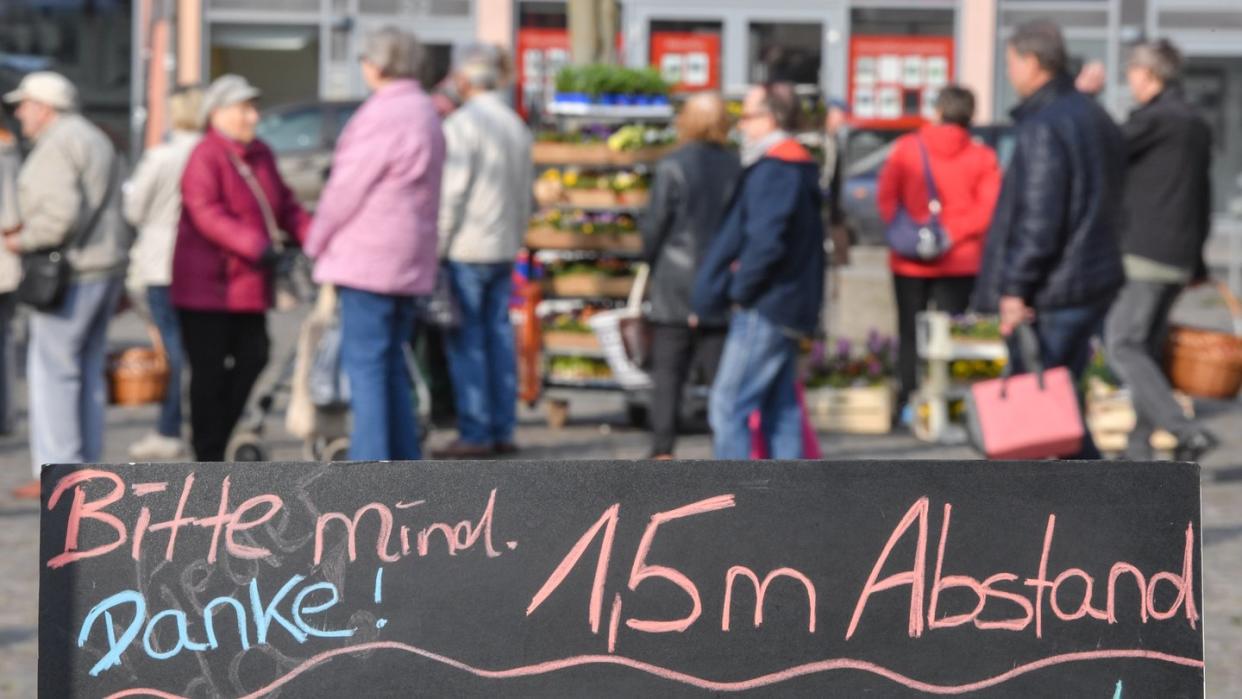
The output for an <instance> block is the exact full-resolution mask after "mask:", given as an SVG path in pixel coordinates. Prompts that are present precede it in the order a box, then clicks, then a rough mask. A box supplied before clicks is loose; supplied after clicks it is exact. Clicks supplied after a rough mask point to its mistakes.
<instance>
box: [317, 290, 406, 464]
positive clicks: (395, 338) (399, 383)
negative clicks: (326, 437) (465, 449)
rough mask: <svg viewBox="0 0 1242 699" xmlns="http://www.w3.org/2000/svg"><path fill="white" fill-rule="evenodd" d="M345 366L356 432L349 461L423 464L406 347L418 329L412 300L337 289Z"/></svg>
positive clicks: (352, 437)
mask: <svg viewBox="0 0 1242 699" xmlns="http://www.w3.org/2000/svg"><path fill="white" fill-rule="evenodd" d="M337 293H338V296H339V298H340V301H341V364H342V365H343V366H344V368H345V375H346V376H348V377H349V407H350V410H351V411H352V412H353V432H352V433H351V435H350V441H349V458H350V459H353V460H355V461H409V460H415V459H421V458H422V448H421V446H420V443H419V434H418V430H419V426H418V420H417V419H416V418H415V415H414V401H415V400H416V398H415V396H414V391H413V384H412V383H411V377H410V373H409V367H407V366H406V363H405V362H406V359H405V344H406V343H407V342H408V341H409V340H410V335H411V334H412V332H413V328H414V299H413V298H411V297H408V296H385V295H383V294H374V293H371V292H369V291H359V290H357V289H348V288H345V287H339V288H338V289H337Z"/></svg>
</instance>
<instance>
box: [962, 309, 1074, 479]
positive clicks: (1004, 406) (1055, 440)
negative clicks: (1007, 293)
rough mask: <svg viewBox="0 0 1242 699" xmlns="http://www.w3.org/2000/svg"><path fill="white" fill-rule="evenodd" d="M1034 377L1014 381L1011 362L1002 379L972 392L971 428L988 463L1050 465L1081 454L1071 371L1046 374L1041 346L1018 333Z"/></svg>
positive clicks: (1024, 328) (1025, 331) (1022, 329)
mask: <svg viewBox="0 0 1242 699" xmlns="http://www.w3.org/2000/svg"><path fill="white" fill-rule="evenodd" d="M1014 332H1015V333H1016V334H1017V338H1016V339H1017V342H1018V345H1019V346H1020V351H1021V352H1022V355H1023V361H1024V362H1025V364H1026V367H1027V368H1029V369H1031V370H1032V372H1031V373H1027V374H1021V375H1018V376H1014V375H1013V366H1014V362H1013V360H1012V357H1011V358H1010V362H1009V364H1008V365H1006V366H1005V372H1004V374H1003V375H1002V376H1001V377H1000V378H999V379H992V380H990V381H980V382H979V383H976V384H974V385H973V386H971V387H970V395H969V396H968V397H967V399H966V401H967V404H966V407H967V415H968V428H969V430H970V435H971V438H972V440H973V441H974V443H975V446H976V448H978V449H979V451H981V452H983V454H984V455H985V456H987V458H989V459H998V460H1004V459H1047V458H1065V457H1069V456H1073V455H1075V454H1077V453H1078V452H1079V451H1081V450H1082V444H1083V438H1084V436H1085V427H1084V426H1083V421H1082V411H1081V409H1080V408H1079V404H1078V392H1077V390H1075V387H1074V379H1073V377H1072V376H1071V375H1070V372H1069V369H1067V368H1065V367H1056V368H1053V369H1048V370H1045V369H1044V367H1043V363H1042V361H1041V360H1040V357H1039V340H1038V338H1036V336H1035V331H1034V330H1033V329H1032V328H1031V327H1030V326H1029V325H1020V326H1018V328H1017V330H1015V331H1014Z"/></svg>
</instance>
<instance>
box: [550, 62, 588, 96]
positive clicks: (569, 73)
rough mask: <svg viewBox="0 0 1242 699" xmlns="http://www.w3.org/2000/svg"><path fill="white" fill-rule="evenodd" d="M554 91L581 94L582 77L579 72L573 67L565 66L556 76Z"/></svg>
mask: <svg viewBox="0 0 1242 699" xmlns="http://www.w3.org/2000/svg"><path fill="white" fill-rule="evenodd" d="M556 91H557V92H581V91H582V75H581V72H580V71H579V70H578V69H577V68H575V67H573V66H566V67H564V68H561V71H560V72H559V73H557V74H556Z"/></svg>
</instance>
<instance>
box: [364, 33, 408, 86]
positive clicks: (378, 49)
mask: <svg viewBox="0 0 1242 699" xmlns="http://www.w3.org/2000/svg"><path fill="white" fill-rule="evenodd" d="M362 59H363V60H364V61H366V62H367V63H370V64H371V65H373V66H375V67H376V68H379V71H380V75H382V76H384V77H385V78H418V77H419V75H420V73H421V72H422V69H423V45H422V43H420V42H419V40H418V39H417V38H416V37H415V36H414V35H413V34H411V33H409V32H407V31H402V30H400V29H397V28H396V27H384V28H382V29H380V30H378V31H375V32H372V33H371V34H369V35H367V38H366V40H365V41H364V42H363V44H362Z"/></svg>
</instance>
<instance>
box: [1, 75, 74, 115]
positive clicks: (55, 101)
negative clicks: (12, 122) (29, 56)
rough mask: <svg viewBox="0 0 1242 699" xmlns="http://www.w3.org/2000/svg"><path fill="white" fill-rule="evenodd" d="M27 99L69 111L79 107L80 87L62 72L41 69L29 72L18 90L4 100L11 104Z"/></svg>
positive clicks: (7, 95)
mask: <svg viewBox="0 0 1242 699" xmlns="http://www.w3.org/2000/svg"><path fill="white" fill-rule="evenodd" d="M26 100H30V101H31V102H39V103H41V104H46V105H47V106H49V107H51V108H52V109H56V110H59V111H62V112H63V111H69V110H73V109H77V106H78V89H77V88H76V87H74V86H73V83H71V82H69V79H68V78H66V77H65V76H63V75H61V74H60V73H53V72H52V71H50V70H40V71H36V72H34V73H27V74H26V76H25V77H23V78H22V81H21V83H20V84H18V86H17V89H16V90H13V91H12V92H10V93H8V94H6V95H5V96H4V101H5V102H8V103H9V104H13V103H16V102H24V101H26Z"/></svg>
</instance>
